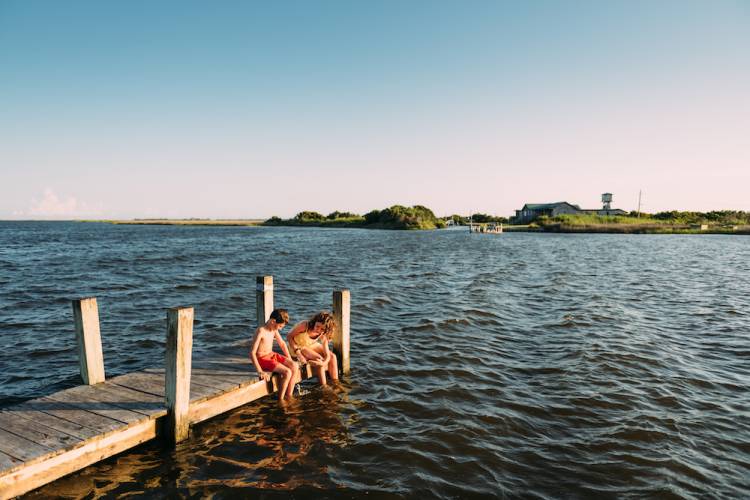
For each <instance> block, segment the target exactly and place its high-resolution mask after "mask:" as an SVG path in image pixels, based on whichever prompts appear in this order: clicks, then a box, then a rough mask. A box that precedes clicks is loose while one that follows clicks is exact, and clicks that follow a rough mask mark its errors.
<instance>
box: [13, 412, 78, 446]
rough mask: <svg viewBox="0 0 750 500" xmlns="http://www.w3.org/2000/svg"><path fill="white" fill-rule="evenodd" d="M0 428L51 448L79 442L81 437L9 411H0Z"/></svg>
mask: <svg viewBox="0 0 750 500" xmlns="http://www.w3.org/2000/svg"><path fill="white" fill-rule="evenodd" d="M0 429H2V430H4V431H7V432H11V433H13V434H15V435H17V436H20V437H22V438H25V439H28V440H29V441H32V442H34V443H36V444H39V445H42V446H45V447H47V448H50V449H52V450H57V449H59V448H65V447H67V446H72V445H75V444H76V443H80V442H81V439H79V438H77V437H74V436H71V435H70V434H66V433H64V432H60V431H58V430H55V429H51V428H49V427H47V426H45V425H42V424H40V423H38V422H36V421H34V420H26V419H23V418H17V417H14V416H13V415H12V414H11V413H9V412H5V411H2V412H0Z"/></svg>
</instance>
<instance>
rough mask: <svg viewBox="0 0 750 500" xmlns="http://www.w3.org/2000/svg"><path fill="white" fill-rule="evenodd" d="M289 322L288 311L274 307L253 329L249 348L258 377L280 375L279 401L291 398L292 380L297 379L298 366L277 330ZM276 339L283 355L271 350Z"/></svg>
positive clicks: (268, 378)
mask: <svg viewBox="0 0 750 500" xmlns="http://www.w3.org/2000/svg"><path fill="white" fill-rule="evenodd" d="M288 322H289V313H288V312H287V311H286V309H274V310H273V312H272V313H271V317H270V318H268V321H266V324H264V325H263V326H259V327H258V329H257V330H255V336H254V337H253V346H252V348H250V359H251V360H252V361H253V364H254V365H255V369H256V370H257V371H258V378H260V379H262V380H265V381H268V380H270V379H271V373H272V372H273V373H278V374H279V375H280V376H281V387H279V401H281V400H283V399H284V397H285V396H286V397H288V398H291V397H292V392H293V391H294V380H299V367H298V366H297V363H295V362H294V361H292V357H291V356H290V355H289V350H288V349H287V347H286V342H284V340H283V339H282V338H281V335H280V334H279V332H280V331H281V329H282V328H284V327H285V326H286V324H287V323H288ZM274 339H276V342H278V344H279V347H281V350H282V351H283V352H284V356H282V355H280V354H277V353H275V352H273V341H274Z"/></svg>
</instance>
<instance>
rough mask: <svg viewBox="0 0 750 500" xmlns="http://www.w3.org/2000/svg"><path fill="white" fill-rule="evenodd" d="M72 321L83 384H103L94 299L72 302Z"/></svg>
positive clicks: (96, 311)
mask: <svg viewBox="0 0 750 500" xmlns="http://www.w3.org/2000/svg"><path fill="white" fill-rule="evenodd" d="M73 319H74V320H75V324H76V339H77V341H78V361H79V364H80V366H81V378H82V379H83V383H84V384H86V385H94V384H98V383H100V382H104V357H103V356H102V338H101V333H100V331H99V308H98V307H97V305H96V297H89V298H86V299H77V300H74V301H73Z"/></svg>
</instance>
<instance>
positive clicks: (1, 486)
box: [0, 418, 158, 500]
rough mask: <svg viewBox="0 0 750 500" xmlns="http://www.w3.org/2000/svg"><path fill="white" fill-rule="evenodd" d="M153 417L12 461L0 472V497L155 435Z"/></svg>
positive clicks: (23, 491)
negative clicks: (67, 446) (58, 450)
mask: <svg viewBox="0 0 750 500" xmlns="http://www.w3.org/2000/svg"><path fill="white" fill-rule="evenodd" d="M157 429H158V426H157V421H156V419H149V418H146V419H144V420H143V421H141V422H138V423H136V424H133V425H130V426H122V427H121V428H120V429H118V431H117V432H110V433H109V434H107V435H103V436H98V437H95V438H92V439H90V440H88V441H87V442H85V443H84V444H83V445H82V446H78V447H76V448H73V449H70V450H66V451H64V452H62V453H59V454H57V455H54V456H52V457H50V458H49V459H47V460H42V461H39V460H38V461H36V462H35V463H27V464H20V465H16V466H15V467H13V468H12V469H10V470H4V471H2V472H0V500H6V499H9V498H13V497H15V496H18V495H21V494H23V493H26V492H28V491H30V490H32V489H34V488H38V487H39V486H42V485H43V484H46V483H49V482H51V481H54V480H55V479H58V478H60V477H63V476H65V475H67V474H70V473H71V472H75V471H77V470H80V469H83V468H84V467H87V466H89V465H91V464H93V463H96V462H99V461H101V460H104V459H105V458H107V457H111V456H112V455H116V454H118V453H121V452H123V451H125V450H128V449H130V448H132V447H134V446H137V445H139V444H141V443H143V442H146V441H149V440H151V439H154V438H155V437H156V436H157ZM0 441H2V436H0Z"/></svg>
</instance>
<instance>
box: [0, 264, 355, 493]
mask: <svg viewBox="0 0 750 500" xmlns="http://www.w3.org/2000/svg"><path fill="white" fill-rule="evenodd" d="M256 300H257V308H256V314H257V319H258V323H259V324H262V323H264V322H265V321H266V320H267V319H268V316H269V315H270V313H271V311H272V310H273V277H271V276H259V277H258V278H257V280H256ZM193 315H194V311H193V308H192V307H181V308H174V309H169V310H168V311H167V333H166V336H167V345H166V362H165V366H164V368H150V369H146V370H143V371H139V372H134V373H128V374H125V375H120V376H118V377H114V378H112V379H108V380H107V379H106V378H105V374H104V360H103V357H102V344H101V335H100V331H99V314H98V307H97V302H96V298H86V299H80V300H75V301H73V317H74V320H75V327H76V328H75V329H76V337H77V342H78V352H79V361H80V371H81V379H82V380H83V382H84V385H81V386H77V387H72V388H70V389H66V390H64V391H60V392H56V393H54V394H50V395H47V396H44V397H41V398H37V399H33V400H31V401H26V402H24V403H21V404H18V405H15V406H12V407H10V408H5V409H3V410H1V411H0V500H5V499H8V498H13V497H15V496H18V495H22V494H24V493H27V492H29V491H31V490H33V489H35V488H38V487H40V486H42V485H44V484H47V483H50V482H52V481H54V480H56V479H59V478H60V477H63V476H65V475H67V474H70V473H73V472H76V471H78V470H80V469H83V468H85V467H87V466H89V465H91V464H94V463H96V462H99V461H101V460H104V459H106V458H108V457H111V456H113V455H116V454H118V453H121V452H123V451H125V450H128V449H130V448H133V447H135V446H138V445H139V444H141V443H144V442H146V441H149V440H151V439H155V438H161V439H163V440H164V442H165V444H167V445H174V444H175V443H177V442H180V441H183V440H185V439H187V438H188V437H189V429H190V426H191V425H194V424H196V423H198V422H202V421H204V420H207V419H210V418H212V417H214V416H217V415H220V414H222V413H225V412H228V411H230V410H232V409H234V408H237V407H239V406H242V405H244V404H246V403H249V402H251V401H254V400H256V399H259V398H261V397H263V396H266V395H269V394H272V393H274V392H276V391H277V390H278V379H277V377H276V376H274V377H272V378H271V380H270V381H268V382H266V381H263V380H258V377H257V375H256V373H255V368H254V366H253V364H252V362H251V361H250V358H249V356H246V357H220V358H216V357H214V358H208V359H204V360H200V361H197V362H196V364H195V365H193V363H192V344H193ZM333 315H334V317H335V319H336V330H335V332H334V335H333V345H334V352H335V353H336V355H337V356H338V359H339V361H340V364H341V370H342V373H348V372H349V366H350V362H349V324H350V323H349V321H350V320H349V316H350V294H349V291H348V290H337V291H334V292H333ZM250 333H251V332H248V338H250ZM300 371H301V376H302V379H303V380H305V379H308V378H311V377H312V376H313V374H312V369H311V367H310V365H304V366H302V367H301V370H300Z"/></svg>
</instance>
